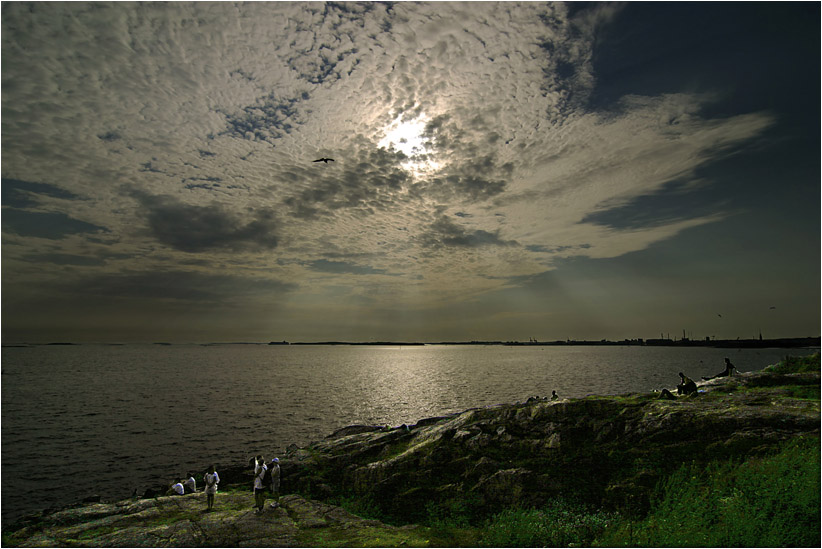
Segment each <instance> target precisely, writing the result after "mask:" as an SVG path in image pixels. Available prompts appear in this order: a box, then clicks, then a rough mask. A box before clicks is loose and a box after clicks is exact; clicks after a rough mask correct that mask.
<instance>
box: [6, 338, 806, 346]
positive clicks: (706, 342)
mask: <svg viewBox="0 0 822 549" xmlns="http://www.w3.org/2000/svg"><path fill="white" fill-rule="evenodd" d="M820 341H821V339H820V337H783V338H774V339H763V338H762V336H760V337H759V338H758V339H739V338H737V339H711V338H709V337H706V338H705V339H690V338H688V337H682V338H680V339H676V338H673V339H672V338H670V337H664V338H659V339H642V338H637V339H623V340H618V341H612V340H609V339H600V340H587V339H565V340H554V341H539V340H537V339H533V338H530V339H529V340H528V341H500V340H496V341H478V340H471V341H427V342H421V341H298V342H294V343H291V342H288V341H286V340H282V341H270V342H268V343H260V342H254V341H231V342H211V343H199V344H198V345H202V346H204V347H211V346H218V345H371V346H375V345H376V346H391V347H413V346H420V347H421V346H425V345H502V346H507V347H528V346H532V347H554V346H557V347H562V346H585V345H589V346H609V345H610V346H639V347H716V348H721V349H728V348H730V349H767V348H782V349H799V348H805V347H819V346H820ZM97 344H99V343H97ZM103 344H104V345H126V344H125V343H103ZM153 344H154V345H160V346H168V345H191V343H169V342H165V341H163V342H154V343H153ZM42 345H82V343H69V342H56V343H8V344H4V345H3V347H34V346H42Z"/></svg>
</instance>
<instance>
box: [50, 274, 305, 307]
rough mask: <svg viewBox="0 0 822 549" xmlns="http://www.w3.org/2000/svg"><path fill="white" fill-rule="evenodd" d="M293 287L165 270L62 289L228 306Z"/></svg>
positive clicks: (94, 280) (92, 280)
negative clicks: (235, 301) (232, 302)
mask: <svg viewBox="0 0 822 549" xmlns="http://www.w3.org/2000/svg"><path fill="white" fill-rule="evenodd" d="M296 287H297V286H296V285H295V284H292V283H283V282H280V281H277V280H271V279H265V278H259V277H256V278H255V277H247V276H237V275H225V274H214V273H206V272H196V271H183V270H169V271H150V272H140V271H126V272H122V273H116V274H102V275H99V276H94V277H91V278H87V279H83V280H81V281H78V282H72V283H70V284H68V285H67V287H66V288H67V290H69V291H70V292H72V293H74V294H77V295H81V296H96V297H102V298H117V299H149V300H151V299H161V300H174V301H192V302H201V303H205V302H208V303H230V302H231V301H233V300H237V299H247V298H253V297H255V296H260V295H270V294H272V293H276V294H280V293H283V292H289V291H293V290H294V289H296Z"/></svg>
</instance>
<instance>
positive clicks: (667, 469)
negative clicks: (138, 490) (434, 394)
mask: <svg viewBox="0 0 822 549" xmlns="http://www.w3.org/2000/svg"><path fill="white" fill-rule="evenodd" d="M816 360H817V364H818V357H817V359H816ZM698 385H699V386H700V393H699V396H697V397H680V398H677V399H676V400H666V399H660V398H659V393H637V394H626V395H618V396H590V397H586V398H580V399H570V400H559V401H550V400H545V399H540V398H534V399H529V401H527V402H523V403H516V404H501V405H498V406H492V407H484V408H476V409H470V410H466V411H464V412H462V413H458V414H453V415H449V416H444V417H436V418H428V419H425V420H422V421H419V422H418V423H416V424H414V425H402V426H399V427H388V426H366V425H355V426H349V427H346V428H344V429H341V430H339V431H337V432H335V433H333V434H331V435H329V436H328V437H326V438H325V439H323V440H321V441H319V442H315V443H312V444H310V445H308V446H306V447H302V448H300V447H296V446H292V447H290V448H289V449H288V452H287V455H286V456H285V457H284V459H282V460H281V467H282V478H283V491H284V493H286V494H287V495H286V496H284V497H283V498H282V506H281V507H280V508H278V509H267V510H266V513H264V514H263V516H261V517H259V516H255V515H254V513H253V511H252V505H253V498H252V495H251V492H250V488H249V487H250V485H251V475H252V472H251V471H250V470H249V469H248V467H247V466H246V465H245V464H240V465H238V466H237V467H234V468H228V469H224V470H221V471H220V475H221V478H222V482H221V485H220V488H221V490H220V493H219V494H218V496H217V504H216V511H215V512H213V513H204V512H203V509H204V507H205V498H204V496H203V495H202V494H193V495H190V496H182V497H159V498H149V499H132V500H127V501H123V502H116V503H94V504H87V505H83V506H79V507H74V508H70V509H64V510H61V511H58V512H52V513H43V514H40V515H37V516H32V517H28V518H27V519H25V520H23V521H20V522H19V523H17V524H16V525H14V526H12V527H10V528H5V529H4V532H3V544H4V545H7V546H63V545H79V546H231V547H241V546H245V545H252V546H258V547H260V546H328V545H335V546H338V545H342V546H354V545H356V546H369V545H371V546H427V545H436V544H437V542H436V540H433V539H432V533H431V531H430V529H427V528H424V527H418V526H414V525H413V523H416V522H420V521H422V522H424V521H425V519H426V516H430V515H431V513H432V512H434V511H436V510H437V509H448V508H454V507H455V506H461V508H463V509H465V508H469V509H470V512H471V513H472V515H474V516H477V517H487V516H490V515H491V514H493V513H496V512H499V511H500V510H502V509H505V508H510V507H514V506H516V507H534V508H537V507H540V506H543V505H545V504H546V503H547V502H549V501H551V500H553V499H556V498H566V499H567V498H573V499H574V500H575V501H579V502H582V503H585V504H590V505H595V506H597V507H598V508H602V509H609V510H614V511H615V512H618V513H621V514H625V515H635V516H641V515H642V513H644V512H645V511H647V509H648V506H649V502H650V498H651V495H652V494H653V491H654V488H655V487H656V486H657V483H658V482H659V481H660V480H661V479H663V478H665V477H666V476H667V475H669V474H671V473H672V472H674V471H676V470H677V469H678V468H680V467H681V466H682V465H683V464H687V463H708V462H710V461H712V460H717V459H726V458H734V459H744V458H748V457H751V456H758V455H764V454H766V453H767V452H769V451H772V450H773V449H774V448H776V447H778V446H779V445H780V444H782V443H784V442H785V441H787V440H789V439H792V438H794V437H797V436H800V435H806V436H807V435H810V436H815V437H818V436H819V429H820V407H819V387H820V374H819V371H818V366H817V370H816V371H810V372H804V373H788V374H785V373H779V372H778V371H776V370H773V369H766V370H764V371H761V372H751V373H746V374H740V375H737V376H733V377H729V378H720V379H715V380H712V381H707V382H700V383H698ZM344 500H345V501H348V502H351V501H352V500H354V501H357V502H360V506H359V507H360V508H366V507H367V508H369V509H372V510H373V511H374V512H375V513H376V514H377V515H378V516H379V517H380V518H381V519H383V521H382V522H380V521H375V520H365V519H363V518H360V517H358V516H356V515H354V514H352V513H349V512H347V511H344V510H343V509H342V508H340V507H338V506H335V505H332V503H340V502H343V501H344ZM389 523H390V524H389ZM391 524H393V525H391ZM402 524H405V525H407V526H396V525H402Z"/></svg>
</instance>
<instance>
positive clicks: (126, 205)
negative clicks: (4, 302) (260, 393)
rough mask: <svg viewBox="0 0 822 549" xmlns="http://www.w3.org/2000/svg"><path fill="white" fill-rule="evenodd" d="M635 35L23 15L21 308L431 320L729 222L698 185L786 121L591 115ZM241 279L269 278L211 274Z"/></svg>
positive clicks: (393, 23)
mask: <svg viewBox="0 0 822 549" xmlns="http://www.w3.org/2000/svg"><path fill="white" fill-rule="evenodd" d="M624 9H625V8H624V6H622V5H620V4H603V5H585V6H571V7H569V6H568V5H565V4H547V3H536V2H526V3H521V4H520V3H513V2H482V3H461V2H441V3H415V2H414V3H412V2H400V3H376V2H375V3H363V4H358V3H314V2H252V3H246V4H240V5H233V4H228V3H222V2H202V3H167V4H134V3H115V4H105V3H90V4H89V3H50V4H38V3H33V4H23V3H6V4H4V5H3V21H2V24H3V33H2V40H3V150H2V154H3V178H4V180H3V204H4V210H3V230H4V239H5V240H4V242H9V241H12V242H13V243H14V246H4V255H3V260H4V261H5V262H7V265H8V267H7V268H5V269H4V284H6V285H8V286H6V287H8V288H11V287H13V286H15V284H16V285H17V286H18V287H23V286H24V285H25V284H29V283H30V280H31V279H30V277H28V276H27V273H30V272H31V271H30V270H29V271H25V270H24V269H23V268H22V267H21V268H19V274H17V271H16V267H20V265H21V264H23V267H26V268H29V269H30V268H31V267H32V261H34V260H40V261H42V262H43V263H44V264H48V265H50V266H53V267H54V270H53V271H49V272H48V273H46V272H44V273H41V274H40V276H42V277H46V276H47V275H50V276H52V278H54V279H59V278H60V277H61V276H63V271H65V270H67V269H70V268H76V269H75V271H78V272H79V271H80V270H82V271H83V272H84V273H86V271H94V270H95V269H99V271H100V272H99V273H97V274H98V278H95V279H94V282H95V283H97V284H99V285H100V287H101V288H103V289H105V291H106V292H107V294H108V295H113V294H114V293H116V292H117V291H122V292H124V294H126V295H132V294H133V293H134V292H137V293H142V294H144V295H146V296H154V297H156V298H158V299H159V298H169V297H170V296H172V295H187V296H188V297H190V298H191V299H197V298H203V299H207V298H208V295H207V294H208V291H207V290H206V289H205V288H206V286H207V285H208V284H212V285H213V286H215V287H218V288H222V289H223V290H221V292H223V291H225V292H227V289H226V287H227V285H229V284H231V283H233V282H235V281H236V282H237V283H238V284H241V283H244V282H243V281H244V280H246V279H250V280H256V279H253V278H248V277H250V276H251V273H257V274H259V273H265V276H267V277H270V278H271V282H270V284H271V285H270V286H267V285H266V284H265V283H263V282H260V283H259V284H256V285H254V287H255V288H257V289H259V291H260V292H264V291H270V292H271V293H272V295H276V294H277V293H278V292H279V291H286V290H289V291H293V292H295V293H299V292H300V291H306V292H307V293H306V294H301V295H303V296H304V297H305V296H307V297H305V299H306V300H308V301H310V300H311V296H312V295H313V296H316V295H322V291H323V287H329V288H330V287H332V286H333V287H334V288H335V290H334V291H335V292H339V291H341V290H340V289H341V288H342V289H347V290H349V291H350V292H351V293H352V294H356V295H366V294H368V295H369V296H370V297H373V298H374V299H375V300H378V299H385V303H381V304H382V305H384V306H386V307H390V306H394V305H396V307H398V308H399V307H403V306H410V305H413V306H415V307H419V308H424V307H425V306H426V305H431V306H433V304H435V303H448V302H449V301H448V300H451V302H458V301H460V300H463V299H465V296H472V297H475V296H477V295H479V294H481V293H483V292H492V291H494V290H498V289H500V288H502V287H505V285H506V284H511V283H516V281H518V280H525V279H526V278H527V277H529V276H538V275H540V273H544V272H545V271H546V270H549V269H552V268H554V267H555V266H556V265H559V264H561V262H562V261H564V260H566V259H567V258H569V257H573V256H587V257H591V258H613V257H618V256H621V255H624V254H627V253H629V252H635V251H638V250H643V249H646V248H648V247H650V246H651V245H653V244H655V243H659V242H662V241H664V240H666V239H669V238H671V237H673V236H676V235H677V234H679V233H680V232H682V231H684V230H685V229H689V228H692V227H697V226H700V225H707V224H710V223H712V222H715V221H717V220H721V219H723V218H725V217H727V216H728V209H729V206H728V205H727V204H725V203H723V204H718V203H712V202H710V201H709V200H705V199H704V198H702V199H700V198H699V197H705V196H709V195H708V194H707V193H706V194H700V193H701V192H702V191H706V190H707V191H710V188H711V185H712V184H713V183H712V182H711V181H707V180H702V179H701V178H702V173H701V172H700V168H701V167H704V166H706V165H707V164H710V163H711V162H712V161H713V160H714V159H715V158H717V157H721V156H723V155H724V154H726V153H728V152H729V151H736V150H740V149H743V148H744V147H746V146H747V145H748V144H750V143H751V142H753V141H755V140H756V139H757V138H761V137H762V136H763V135H765V133H766V132H767V131H769V130H770V129H771V128H772V127H773V126H774V125H775V123H776V115H775V114H773V113H770V112H763V111H757V110H748V111H744V112H736V113H730V114H729V113H723V115H722V116H712V115H711V114H710V113H711V112H712V111H711V110H710V106H711V105H712V104H714V103H715V102H716V101H717V100H718V99H722V97H721V96H722V93H723V90H712V91H710V92H708V91H704V92H702V93H694V92H690V91H682V89H681V88H679V89H672V90H668V91H666V93H654V94H648V95H641V94H640V93H635V92H631V93H632V95H624V96H620V97H618V98H615V99H614V100H613V101H611V102H610V103H608V104H607V105H604V104H594V103H592V99H591V98H592V97H594V96H595V93H594V92H595V91H596V87H597V74H596V70H595V63H594V59H595V50H596V48H597V44H598V40H599V38H600V35H599V34H598V32H599V30H600V29H602V28H603V27H607V26H608V25H611V24H612V22H613V21H614V18H615V16H618V15H619V13H620V11H621V10H624ZM618 32H621V31H619V30H618ZM705 89H707V88H705ZM321 156H322V157H331V158H335V159H336V162H334V163H329V164H327V165H326V164H322V163H319V164H314V163H312V162H311V161H312V160H314V159H316V158H320V157H321ZM691 190H693V191H694V192H691ZM683 197H685V198H687V200H682V198H683ZM135 201H136V207H135ZM673 202H675V204H674V203H673ZM646 205H652V206H659V207H656V208H654V212H652V213H643V212H642V210H644V209H645V207H646ZM157 243H159V244H160V246H155V245H154V244H157ZM260 252H265V253H260ZM193 254H196V257H193ZM83 258H92V259H83ZM93 258H105V260H104V261H103V262H102V264H97V263H96V262H95V260H94V259H93ZM365 258H367V260H366V259H365ZM195 260H196V261H198V262H199V263H197V264H196V265H195V264H193V263H192V261H195ZM227 265H230V266H232V268H233V269H236V271H235V274H238V275H239V274H241V272H242V274H244V275H248V276H247V277H246V278H241V277H237V278H233V277H228V278H219V276H227V275H226V274H225V273H220V274H219V276H218V275H217V274H215V273H214V271H211V275H207V274H206V273H205V271H208V270H209V269H216V268H218V267H217V266H220V268H226V267H225V266H227ZM148 266H151V267H154V268H157V269H159V270H161V271H162V272H163V273H165V274H163V275H157V276H156V277H152V276H150V275H148V274H145V273H144V274H138V271H140V272H141V270H142V269H147V268H149V267H148ZM195 266H196V267H198V268H200V269H202V270H203V272H198V273H197V274H191V275H189V274H180V272H178V270H179V271H183V270H184V269H186V268H194V267H195ZM57 267H60V268H62V269H63V271H61V270H60V269H58V268H57ZM174 267H176V268H177V269H178V270H175V268H174ZM7 273H8V274H7ZM118 273H121V275H118ZM75 275H76V276H80V274H78V273H75ZM210 276H211V277H210ZM214 276H217V278H214ZM282 281H293V283H294V284H297V285H298V287H293V288H292V287H286V286H283V285H282V284H283V282H282ZM304 281H310V283H311V284H307V283H303V282H304ZM188 282H192V283H194V284H195V287H196V288H200V290H198V291H200V292H203V293H197V292H194V293H191V294H187V293H186V292H187V291H189V290H187V286H186V284H187V283H188ZM312 284H313V285H315V287H312V288H311V292H314V293H313V294H312V293H310V292H309V291H308V290H307V288H308V287H309V286H310V285H312ZM369 284H381V286H380V289H381V292H380V293H377V292H374V291H372V289H373V287H372V286H368V285H369ZM163 285H165V287H166V288H168V290H167V291H168V293H167V294H165V293H164V292H165V291H166V290H163V289H162V288H163ZM80 287H82V286H81V285H80V286H78V288H80ZM130 287H131V288H136V289H133V290H130V289H129V288H130ZM228 293H230V292H228ZM335 295H336V294H335ZM426 300H427V301H426ZM298 301H299V298H298V299H296V300H295V302H298ZM389 302H390V303H389ZM344 318H348V317H345V316H344Z"/></svg>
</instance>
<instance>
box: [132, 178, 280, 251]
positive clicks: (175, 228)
mask: <svg viewBox="0 0 822 549" xmlns="http://www.w3.org/2000/svg"><path fill="white" fill-rule="evenodd" d="M132 196H134V198H136V199H137V200H138V201H139V202H140V205H141V207H142V209H143V211H144V212H145V217H146V219H147V220H148V228H149V232H150V234H151V235H152V236H153V237H154V238H155V239H156V240H158V241H159V242H161V243H163V244H165V245H167V246H170V247H172V248H174V249H176V250H180V251H183V252H190V253H197V252H204V251H208V250H215V249H229V250H235V249H254V250H258V249H266V248H268V249H273V248H276V247H277V245H278V242H279V238H278V236H277V222H276V220H275V218H274V217H275V216H274V212H273V211H272V210H270V209H268V208H257V209H251V211H250V212H249V215H248V216H247V217H241V216H240V215H238V214H235V213H231V212H229V211H227V210H226V209H225V208H224V207H223V206H222V205H220V204H218V203H213V204H210V205H207V206H196V205H190V204H184V203H182V202H180V201H178V200H176V199H174V198H172V197H170V196H163V195H149V194H146V193H142V192H139V191H135V192H134V193H132Z"/></svg>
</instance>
